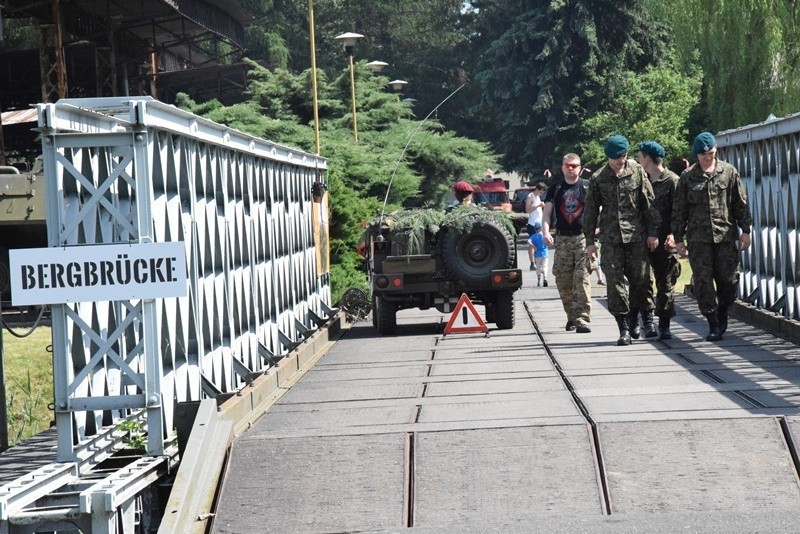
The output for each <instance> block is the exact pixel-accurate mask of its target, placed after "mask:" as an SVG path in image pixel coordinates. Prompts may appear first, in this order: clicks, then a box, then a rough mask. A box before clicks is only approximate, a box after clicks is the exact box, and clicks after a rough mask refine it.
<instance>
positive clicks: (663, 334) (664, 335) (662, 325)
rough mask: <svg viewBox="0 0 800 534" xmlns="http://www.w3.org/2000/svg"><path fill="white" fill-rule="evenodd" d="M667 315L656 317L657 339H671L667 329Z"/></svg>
mask: <svg viewBox="0 0 800 534" xmlns="http://www.w3.org/2000/svg"><path fill="white" fill-rule="evenodd" d="M669 323H670V320H669V317H659V318H658V331H659V334H658V339H672V332H670V330H669Z"/></svg>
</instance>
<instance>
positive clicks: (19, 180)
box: [0, 158, 47, 306]
mask: <svg viewBox="0 0 800 534" xmlns="http://www.w3.org/2000/svg"><path fill="white" fill-rule="evenodd" d="M44 246H47V225H46V222H45V204H44V174H43V173H42V160H41V158H38V159H37V160H36V161H35V162H34V164H33V168H32V169H31V170H30V171H26V172H21V171H20V170H19V169H17V168H16V167H12V166H6V165H4V166H0V299H2V300H3V301H4V302H7V301H10V300H11V281H10V272H9V266H8V250H9V249H13V248H31V247H44ZM6 306H8V304H6Z"/></svg>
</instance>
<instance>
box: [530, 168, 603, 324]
mask: <svg viewBox="0 0 800 534" xmlns="http://www.w3.org/2000/svg"><path fill="white" fill-rule="evenodd" d="M561 169H562V171H563V172H564V179H563V180H561V181H560V182H558V183H556V184H553V185H551V186H550V188H549V189H548V190H547V193H546V194H545V197H544V211H543V213H542V233H543V237H544V241H545V243H547V244H548V245H553V244H554V243H555V247H556V252H555V258H554V259H553V275H554V276H555V278H556V287H557V288H558V294H559V296H560V297H561V304H562V305H563V306H564V311H565V312H566V313H567V325H566V330H567V331H573V330H574V331H576V332H578V333H581V334H584V333H588V332H591V331H592V329H591V328H590V327H589V323H590V322H591V317H590V314H591V311H592V304H591V294H592V286H591V278H590V276H589V274H590V273H589V261H588V259H587V257H586V238H585V237H584V235H583V210H584V205H585V203H586V193H587V192H588V190H589V181H588V180H585V179H583V178H580V175H581V158H580V156H578V155H577V154H573V153H569V154H566V155H565V156H564V158H563V160H562V164H561ZM553 216H554V219H555V228H556V230H557V232H556V238H555V240H554V239H553V236H552V235H551V234H550V224H551V217H553Z"/></svg>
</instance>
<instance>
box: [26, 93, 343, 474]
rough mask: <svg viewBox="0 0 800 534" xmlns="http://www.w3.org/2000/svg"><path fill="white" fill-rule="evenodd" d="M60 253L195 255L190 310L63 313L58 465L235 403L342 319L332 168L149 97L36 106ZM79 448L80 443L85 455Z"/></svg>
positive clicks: (120, 306)
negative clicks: (327, 195)
mask: <svg viewBox="0 0 800 534" xmlns="http://www.w3.org/2000/svg"><path fill="white" fill-rule="evenodd" d="M38 113H39V126H40V129H41V132H42V140H43V141H42V144H43V155H44V162H45V180H46V183H47V187H48V190H47V204H48V206H47V219H48V241H49V246H50V247H53V248H54V249H61V250H62V252H59V253H60V254H63V253H66V254H69V249H70V247H75V246H81V245H85V244H102V243H117V244H118V243H128V242H134V243H136V242H165V241H181V242H183V243H185V245H186V263H187V269H188V271H189V272H188V275H189V283H188V286H189V288H188V296H187V297H183V298H165V299H155V300H140V301H114V302H111V301H106V302H81V303H72V304H59V305H54V306H53V312H52V324H53V353H54V362H55V364H54V365H55V369H54V376H55V397H56V398H55V405H56V422H57V427H58V442H59V443H58V460H59V461H70V460H73V459H74V455H75V453H74V450H75V447H76V445H78V444H79V443H80V442H81V441H83V440H86V439H88V438H89V437H91V436H92V435H94V434H96V433H97V432H99V431H100V430H101V429H103V428H104V427H107V426H108V425H114V424H115V421H118V420H119V419H120V418H122V417H124V416H125V415H127V414H129V413H130V412H131V411H134V410H139V409H144V410H146V414H147V432H148V445H147V446H148V453H149V454H150V455H160V454H162V453H163V450H164V443H165V440H166V439H165V436H167V435H168V434H169V433H170V432H171V431H172V429H173V427H174V425H173V410H174V407H175V406H176V404H177V403H178V402H183V401H192V400H200V399H202V398H205V397H213V396H216V395H219V394H224V393H230V392H234V391H236V390H237V389H238V388H239V387H241V386H242V385H244V378H245V377H246V376H247V375H248V374H251V373H258V372H264V371H266V370H267V369H268V368H269V366H270V365H272V363H271V362H274V361H275V358H276V356H280V355H283V354H286V353H287V352H288V351H289V350H290V349H291V348H292V347H293V346H294V345H295V344H297V343H299V342H300V341H302V339H303V338H304V336H305V335H307V333H308V332H309V331H311V330H314V329H316V328H317V325H316V323H315V320H318V318H319V317H328V316H329V312H330V285H329V275H328V273H318V272H316V261H315V260H316V253H317V251H316V249H315V247H314V238H313V235H314V231H313V230H314V229H313V223H312V211H313V210H312V193H311V188H312V185H313V183H314V182H316V181H322V179H323V177H324V173H325V171H326V162H325V160H324V159H322V158H320V157H319V156H315V155H312V154H308V153H304V152H301V151H297V150H293V149H289V148H286V147H283V146H280V145H277V144H274V143H270V142H267V141H264V140H261V139H258V138H255V137H252V136H249V135H246V134H243V133H241V132H237V131H235V130H232V129H230V128H226V127H223V126H220V125H218V124H215V123H213V122H211V121H208V120H205V119H202V118H200V117H197V116H195V115H192V114H190V113H187V112H183V111H180V110H178V109H177V108H174V107H173V106H168V105H165V104H162V103H160V102H158V101H155V100H152V99H150V98H149V97H145V98H133V99H132V98H98V99H65V100H60V101H59V102H57V103H55V104H40V105H39V106H38ZM76 439H77V441H76Z"/></svg>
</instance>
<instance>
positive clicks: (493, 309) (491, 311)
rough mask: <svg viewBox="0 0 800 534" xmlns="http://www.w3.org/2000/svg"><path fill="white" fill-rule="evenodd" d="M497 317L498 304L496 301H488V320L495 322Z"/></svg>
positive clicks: (488, 321)
mask: <svg viewBox="0 0 800 534" xmlns="http://www.w3.org/2000/svg"><path fill="white" fill-rule="evenodd" d="M496 319H497V304H495V303H494V301H491V302H487V303H486V322H487V323H493V322H495V320H496Z"/></svg>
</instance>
